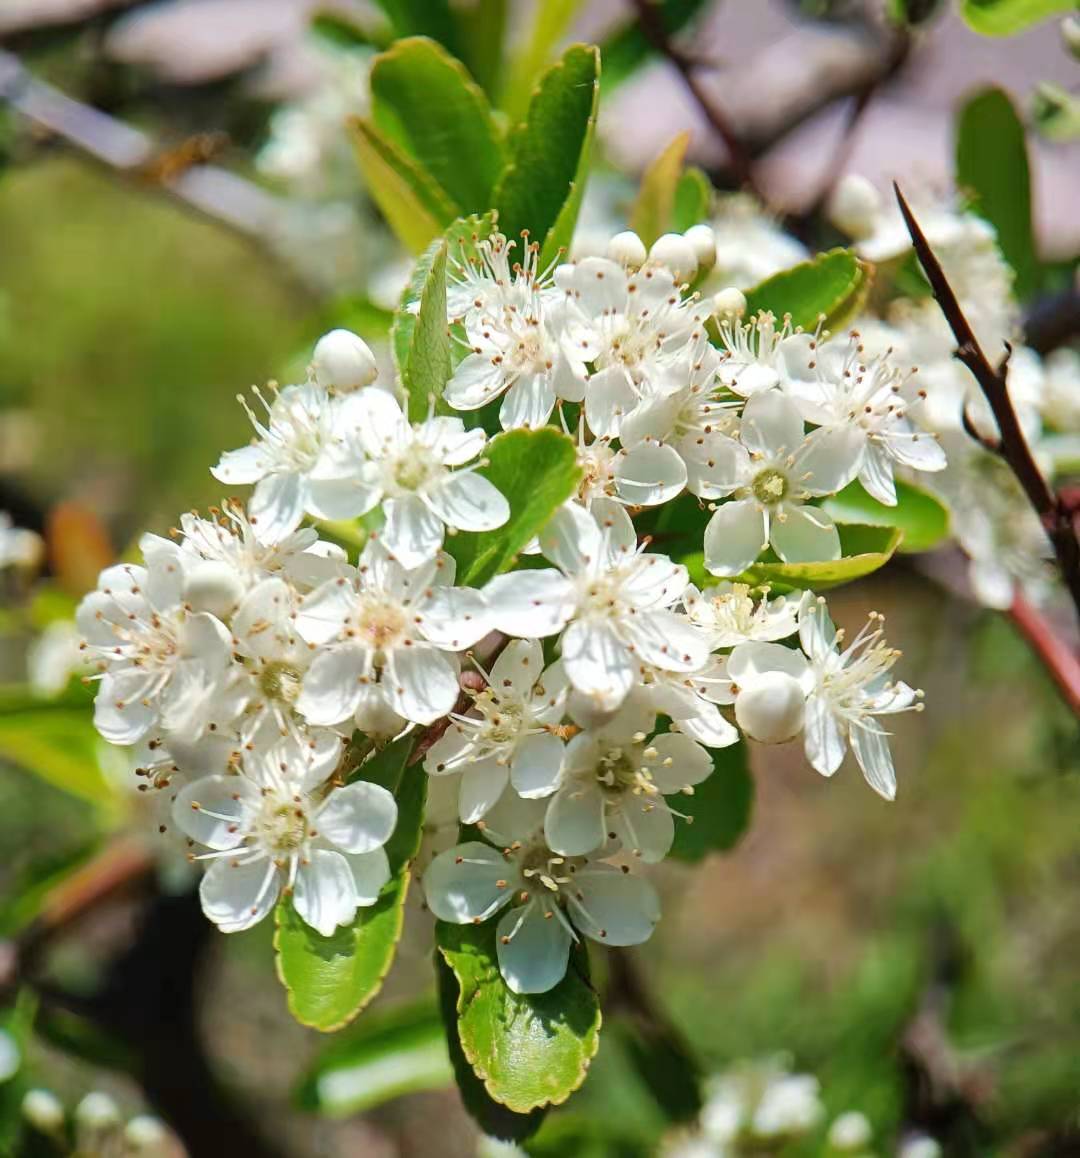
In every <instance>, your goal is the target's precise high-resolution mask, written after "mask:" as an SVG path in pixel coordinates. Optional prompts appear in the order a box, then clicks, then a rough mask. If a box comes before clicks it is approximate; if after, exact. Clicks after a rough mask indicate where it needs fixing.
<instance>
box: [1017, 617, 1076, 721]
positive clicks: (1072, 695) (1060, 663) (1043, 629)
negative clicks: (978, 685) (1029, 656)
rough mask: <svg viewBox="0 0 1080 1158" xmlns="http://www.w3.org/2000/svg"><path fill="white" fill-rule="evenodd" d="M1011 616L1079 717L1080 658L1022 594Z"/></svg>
mask: <svg viewBox="0 0 1080 1158" xmlns="http://www.w3.org/2000/svg"><path fill="white" fill-rule="evenodd" d="M1009 617H1010V619H1012V621H1013V623H1014V624H1015V625H1016V627H1017V629H1018V630H1019V631H1020V633H1021V635H1023V637H1024V638H1025V639H1026V640H1027V642H1028V645H1029V646H1030V647H1031V650H1032V651H1034V652H1035V654H1036V655H1037V656H1038V657H1039V659H1040V660H1041V661H1042V663H1043V666H1044V667H1045V668H1046V670H1047V671H1048V672H1049V673H1050V676H1051V678H1052V679H1053V681H1054V683H1056V684H1057V686H1058V690H1059V691H1060V692H1061V694H1062V696H1064V697H1065V702H1066V703H1067V704H1068V705H1069V707H1070V708H1072V710H1073V711H1074V712H1075V713H1076V714H1077V715H1078V716H1080V658H1077V655H1076V653H1075V652H1074V651H1073V650H1072V648H1070V647H1069V645H1068V644H1067V643H1065V641H1064V640H1063V639H1062V638H1061V636H1060V635H1059V634H1058V633H1057V632H1055V631H1054V628H1053V627H1052V626H1051V624H1050V623H1048V622H1047V620H1046V618H1045V617H1044V616H1043V615H1041V614H1040V613H1039V611H1038V609H1037V608H1035V607H1033V606H1032V605H1031V604H1030V603H1029V602H1028V601H1027V600H1026V599H1025V598H1024V597H1023V596H1022V595H1017V596H1016V597H1015V598H1014V599H1013V604H1012V607H1010V608H1009Z"/></svg>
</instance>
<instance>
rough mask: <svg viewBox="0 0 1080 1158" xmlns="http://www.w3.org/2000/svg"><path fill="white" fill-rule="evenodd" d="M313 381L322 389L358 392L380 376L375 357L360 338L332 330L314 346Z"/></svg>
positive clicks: (347, 331) (349, 333) (312, 359)
mask: <svg viewBox="0 0 1080 1158" xmlns="http://www.w3.org/2000/svg"><path fill="white" fill-rule="evenodd" d="M311 369H312V373H313V374H314V375H315V381H316V382H317V383H318V384H319V385H320V386H322V387H323V389H324V390H328V389H330V387H332V386H333V387H336V388H337V389H338V390H358V389H359V388H360V387H361V386H370V385H371V384H372V382H374V381H375V379H376V378H377V377H378V376H379V367H378V366H377V365H376V364H375V355H374V354H373V353H372V352H371V347H370V346H368V344H367V342H365V341H364V339H363V338H361V337H359V336H358V335H356V334H354V333H353V332H352V331H351V330H331V331H330V333H328V334H324V335H323V336H322V337H321V338H320V339H319V340H318V342H317V343H316V345H315V353H314V354H313V355H312V357H311Z"/></svg>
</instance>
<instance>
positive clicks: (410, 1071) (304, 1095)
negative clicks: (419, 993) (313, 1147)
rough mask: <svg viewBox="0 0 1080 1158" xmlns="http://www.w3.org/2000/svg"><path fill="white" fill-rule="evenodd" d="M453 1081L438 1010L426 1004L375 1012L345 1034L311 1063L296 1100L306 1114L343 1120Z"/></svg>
mask: <svg viewBox="0 0 1080 1158" xmlns="http://www.w3.org/2000/svg"><path fill="white" fill-rule="evenodd" d="M453 1080H454V1071H453V1069H452V1067H451V1065H450V1057H449V1054H448V1053H447V1050H446V1037H445V1035H444V1033H443V1025H442V1020H441V1018H440V1017H439V1011H438V1009H437V1008H436V1006H435V1002H434V1001H431V1000H425V1001H419V1002H415V1003H410V1004H409V1005H398V1006H393V1007H391V1008H389V1009H382V1010H378V1011H376V1012H374V1013H372V1014H371V1015H369V1016H368V1017H365V1018H364V1019H363V1020H362V1021H360V1022H359V1023H358V1024H357V1025H356V1026H355V1027H354V1028H352V1029H349V1030H346V1031H345V1033H344V1034H342V1035H341V1037H339V1038H337V1039H336V1040H335V1041H334V1043H333V1045H331V1046H330V1047H329V1048H328V1049H326V1050H324V1051H323V1053H321V1054H320V1055H319V1056H318V1057H317V1058H316V1059H315V1062H314V1063H313V1064H312V1066H311V1068H310V1069H309V1070H308V1072H307V1074H306V1075H305V1076H304V1078H303V1080H302V1081H301V1083H300V1085H299V1087H298V1089H297V1093H296V1100H297V1102H298V1103H299V1105H300V1106H301V1107H303V1108H304V1109H306V1110H313V1111H315V1112H317V1113H320V1114H326V1115H327V1116H328V1117H335V1118H336V1117H345V1116H347V1115H350V1114H359V1113H361V1112H362V1111H364V1110H370V1109H371V1108H372V1107H374V1106H378V1105H381V1104H382V1103H383V1102H387V1101H389V1100H390V1099H391V1098H397V1097H400V1096H401V1095H402V1094H410V1093H415V1092H416V1091H418V1090H437V1089H442V1088H443V1087H444V1086H448V1085H449V1084H450V1083H451V1082H452V1081H453Z"/></svg>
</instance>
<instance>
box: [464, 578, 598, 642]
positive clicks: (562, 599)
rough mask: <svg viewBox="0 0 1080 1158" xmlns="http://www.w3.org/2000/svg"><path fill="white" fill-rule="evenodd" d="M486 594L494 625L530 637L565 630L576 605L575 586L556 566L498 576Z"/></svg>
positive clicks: (498, 628)
mask: <svg viewBox="0 0 1080 1158" xmlns="http://www.w3.org/2000/svg"><path fill="white" fill-rule="evenodd" d="M484 595H485V596H486V598H487V602H488V608H489V615H490V623H491V626H492V627H493V628H495V629H496V630H498V631H502V632H505V633H506V634H507V635H518V636H524V637H527V638H543V637H544V636H547V635H554V634H555V633H556V632H558V631H561V630H562V629H563V627H564V626H565V624H566V621H567V620H568V619H569V618H570V616H571V615H573V614H574V608H575V604H576V600H575V598H574V588H573V585H572V584H571V582H570V581H569V580H568V579H567V578H566V577H565V576H564V575H562V573H561V572H559V571H556V570H555V569H554V568H551V569H549V570H544V571H511V572H509V573H508V574H506V575H497V576H496V577H495V578H494V579H492V580H491V582H489V583H488V584H487V586H486V587H485V588H484Z"/></svg>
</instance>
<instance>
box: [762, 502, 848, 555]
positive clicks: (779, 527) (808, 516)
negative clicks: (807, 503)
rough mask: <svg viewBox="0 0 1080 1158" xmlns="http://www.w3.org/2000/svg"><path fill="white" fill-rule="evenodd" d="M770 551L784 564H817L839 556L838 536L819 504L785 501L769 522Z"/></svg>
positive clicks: (830, 519) (834, 526)
mask: <svg viewBox="0 0 1080 1158" xmlns="http://www.w3.org/2000/svg"><path fill="white" fill-rule="evenodd" d="M769 542H770V543H772V547H773V550H774V551H775V552H776V553H777V554H778V555H779V556H780V558H781V559H783V561H784V562H785V563H817V562H820V561H822V560H825V559H839V558H840V535H839V533H838V532H837V530H836V525H835V524H834V523H833V521H832V517H831V516H830V515H828V514H826V512H825V511H823V510H821V508H820V507H801V506H796V505H795V504H794V503H785V504H784V506H783V507H782V508H781V510H780V513H779V514H778V515H777V516H776V517H775V518H774V519H773V521H772V530H771V534H770V536H769Z"/></svg>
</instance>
